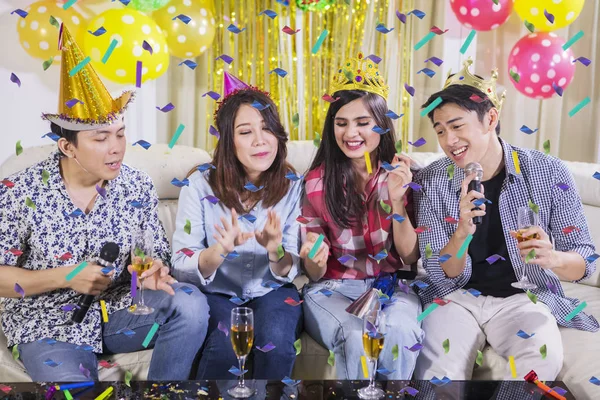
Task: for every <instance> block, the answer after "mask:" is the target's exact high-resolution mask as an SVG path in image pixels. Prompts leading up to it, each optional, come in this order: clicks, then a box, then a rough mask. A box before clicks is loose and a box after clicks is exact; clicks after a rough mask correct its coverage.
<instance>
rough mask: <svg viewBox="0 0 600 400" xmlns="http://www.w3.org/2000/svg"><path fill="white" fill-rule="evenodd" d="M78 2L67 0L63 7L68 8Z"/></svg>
mask: <svg viewBox="0 0 600 400" xmlns="http://www.w3.org/2000/svg"><path fill="white" fill-rule="evenodd" d="M76 2H77V0H67V1H66V2H65V4H63V6H62V8H63V10H68V9H69V8H71V7H72V6H73V4H75V3H76Z"/></svg>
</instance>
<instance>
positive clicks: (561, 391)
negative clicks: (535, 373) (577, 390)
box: [550, 386, 567, 396]
mask: <svg viewBox="0 0 600 400" xmlns="http://www.w3.org/2000/svg"><path fill="white" fill-rule="evenodd" d="M550 392H556V393H557V394H558V395H559V396H564V395H565V394H567V391H566V390H565V389H563V388H561V387H560V386H554V387H553V388H552V389H550Z"/></svg>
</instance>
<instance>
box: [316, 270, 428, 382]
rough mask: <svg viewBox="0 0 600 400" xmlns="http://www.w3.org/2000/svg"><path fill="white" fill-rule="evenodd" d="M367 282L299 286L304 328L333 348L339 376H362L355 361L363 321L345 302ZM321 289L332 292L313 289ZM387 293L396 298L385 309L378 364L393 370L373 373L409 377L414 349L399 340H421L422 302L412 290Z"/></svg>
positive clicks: (366, 286)
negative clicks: (396, 349)
mask: <svg viewBox="0 0 600 400" xmlns="http://www.w3.org/2000/svg"><path fill="white" fill-rule="evenodd" d="M372 285H373V279H366V280H354V279H339V280H333V279H332V280H324V281H320V282H317V283H310V284H308V285H306V286H305V287H304V325H305V329H306V331H307V332H308V334H309V335H310V336H311V337H312V338H313V339H315V340H316V341H317V342H319V343H320V344H321V345H322V346H323V347H325V348H327V349H329V350H331V351H333V352H334V354H335V368H336V372H337V378H338V379H364V375H363V372H362V367H361V361H360V357H361V356H363V355H364V351H363V344H362V334H363V322H362V319H359V318H357V317H356V316H354V315H352V314H349V313H348V312H346V308H347V307H348V306H349V305H350V303H352V302H353V301H354V300H356V299H357V298H358V297H360V296H361V295H362V294H363V293H364V292H366V291H367V290H368V289H370V288H371V287H372ZM321 289H328V290H330V291H332V292H333V294H332V295H331V296H330V297H327V296H326V295H324V294H323V293H320V292H319V293H316V292H318V291H319V290H321ZM392 299H396V302H395V303H393V304H392V305H388V306H387V307H386V308H385V309H384V312H385V313H386V315H387V327H388V328H387V334H386V336H385V343H384V347H383V351H382V352H381V354H380V355H379V362H378V365H377V369H381V368H386V369H387V370H388V371H393V370H395V372H393V373H391V374H389V375H382V374H377V379H382V380H386V379H388V380H408V379H410V378H411V377H412V374H413V371H414V369H415V364H416V361H417V356H418V354H419V352H418V351H417V352H412V351H409V350H407V349H405V348H404V346H407V347H409V348H410V347H412V346H413V345H414V344H415V343H417V342H418V343H422V342H423V338H424V334H423V330H421V323H420V322H417V315H419V313H420V312H421V302H420V301H419V298H418V297H417V295H416V294H414V293H412V292H411V293H410V294H406V293H404V292H402V291H399V290H398V288H396V292H395V293H394V294H393V295H392ZM395 345H398V358H397V359H396V360H395V361H394V356H393V354H392V348H393V347H394V346H395Z"/></svg>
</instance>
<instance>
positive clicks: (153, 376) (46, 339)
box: [0, 28, 208, 381]
mask: <svg viewBox="0 0 600 400" xmlns="http://www.w3.org/2000/svg"><path fill="white" fill-rule="evenodd" d="M61 32H62V33H61V43H62V65H61V68H62V78H61V85H62V90H61V99H60V101H59V108H60V109H61V110H60V113H59V114H58V115H51V114H45V115H44V116H43V117H44V118H45V119H47V120H49V121H50V122H51V129H52V131H53V133H54V134H55V135H56V139H57V142H58V151H56V152H55V153H53V154H51V155H50V156H49V157H48V158H47V159H46V160H44V161H42V162H40V163H38V164H36V165H33V166H32V167H29V168H27V169H25V170H24V171H21V172H18V173H16V174H14V175H12V176H9V177H8V178H7V179H5V180H3V181H2V184H0V276H2V279H1V281H0V297H5V298H7V299H5V301H4V306H5V311H4V312H3V313H2V315H1V317H2V318H1V322H2V329H3V330H4V333H5V334H6V337H7V339H8V345H9V346H10V347H13V348H14V346H16V349H17V350H18V352H19V353H20V358H21V360H22V361H23V363H24V365H25V368H26V369H27V372H28V373H29V375H30V376H31V377H32V379H33V380H34V381H79V380H89V379H98V360H97V354H99V353H109V354H111V353H113V354H114V353H124V352H133V351H139V350H143V349H144V348H146V347H154V352H153V356H152V361H151V364H150V370H149V373H148V379H150V380H183V379H187V378H188V375H189V373H190V369H191V365H192V362H193V359H194V357H195V355H196V353H197V352H198V350H199V349H200V346H201V345H202V342H203V341H204V337H205V336H206V330H207V325H208V306H207V303H206V299H205V297H204V295H202V294H201V293H200V292H199V291H198V290H197V289H196V288H195V287H193V286H191V285H190V286H183V285H181V284H179V283H177V282H176V281H175V279H173V278H172V277H171V276H170V275H169V267H168V266H166V265H165V264H164V263H163V261H162V260H170V258H171V255H170V250H169V248H170V247H169V243H168V241H167V239H166V237H165V232H164V229H163V227H162V225H161V223H160V220H159V219H158V213H157V207H158V197H157V194H156V190H155V188H154V185H153V184H152V181H151V180H150V178H149V177H148V175H146V174H145V173H143V172H141V171H138V170H135V169H133V168H131V167H128V166H126V165H122V160H123V157H124V153H125V147H126V139H125V135H124V131H125V125H124V121H123V116H122V114H123V112H124V111H125V108H126V106H127V104H128V103H129V102H130V101H131V99H132V93H131V92H126V93H124V94H123V95H122V96H121V97H120V98H118V99H116V100H114V99H112V97H111V96H110V95H109V94H108V91H107V90H106V88H105V87H104V85H103V84H102V83H101V82H100V80H99V78H98V76H97V75H96V73H95V72H94V70H93V69H92V67H91V66H90V65H87V66H85V67H84V68H83V69H82V70H81V71H80V72H78V73H77V74H75V75H74V76H73V77H70V76H69V75H68V72H69V71H71V70H72V68H73V65H70V63H78V62H79V61H81V60H82V59H83V54H82V52H81V50H80V49H79V47H78V46H77V44H76V43H75V42H74V41H73V39H72V38H71V35H70V34H69V32H68V31H67V30H66V28H63V29H62V30H61ZM63 96H73V97H77V96H79V97H78V98H81V99H84V100H83V104H77V105H76V106H72V107H70V108H69V107H68V104H67V106H65V104H66V103H69V102H68V101H67V102H65V99H64V98H63ZM141 231H149V232H152V234H153V243H154V245H153V254H152V256H153V258H154V260H155V261H154V263H153V265H152V267H151V268H150V269H149V270H148V271H146V272H144V274H142V275H141V278H145V279H144V282H143V283H144V288H146V289H150V290H148V291H147V292H146V293H145V302H146V304H147V305H149V306H151V307H153V308H154V309H155V311H154V313H152V314H149V315H142V316H140V315H134V314H132V313H130V312H129V310H128V308H129V306H131V304H132V299H131V296H130V281H131V275H130V272H131V269H130V268H131V267H130V266H129V270H127V268H126V267H127V263H128V258H129V254H130V250H131V245H132V237H133V235H135V234H136V233H138V232H141ZM107 242H114V243H117V244H118V245H119V247H120V254H119V256H118V258H117V259H116V261H115V263H114V267H115V268H114V269H113V270H112V271H110V272H107V271H106V270H103V266H100V265H98V264H97V263H96V262H95V261H94V260H96V259H97V257H98V256H99V255H100V251H101V249H102V247H103V245H104V244H106V243H107ZM84 261H87V262H88V264H87V265H86V266H85V267H84V268H83V269H81V270H80V271H79V272H78V273H76V274H75V275H74V276H73V272H74V271H75V270H76V269H77V267H78V266H79V265H80V264H81V263H82V262H84ZM165 262H166V261H165ZM69 274H70V275H69ZM67 277H69V279H68V278H67ZM71 277H72V279H71ZM138 284H139V282H138ZM82 295H94V296H99V297H97V298H96V299H95V301H94V303H93V304H92V306H91V307H90V309H89V311H88V312H87V314H86V316H85V318H84V320H83V321H82V323H80V324H76V323H72V322H71V318H72V312H73V309H74V308H75V307H74V304H76V303H77V301H78V300H79V298H80V297H81V296H82ZM100 299H102V300H104V302H105V304H106V309H107V313H108V321H105V320H104V319H103V318H102V311H101V306H100V302H99V301H98V300H100ZM155 325H158V330H157V331H156V332H155V333H154V334H153V333H151V331H154V329H153V327H154V326H155ZM155 329H156V327H155ZM183 335H186V336H189V337H191V338H193V340H191V341H187V342H184V341H182V340H181V338H182V336H183ZM147 336H149V337H150V336H151V340H150V342H149V343H145V339H146V337H147Z"/></svg>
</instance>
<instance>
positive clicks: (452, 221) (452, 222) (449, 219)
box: [444, 217, 458, 224]
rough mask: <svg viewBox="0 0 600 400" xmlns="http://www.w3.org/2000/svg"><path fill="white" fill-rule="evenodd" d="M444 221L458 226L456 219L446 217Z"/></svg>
mask: <svg viewBox="0 0 600 400" xmlns="http://www.w3.org/2000/svg"><path fill="white" fill-rule="evenodd" d="M444 221H446V222H448V223H449V224H458V220H457V219H456V218H454V217H446V218H444Z"/></svg>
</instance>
